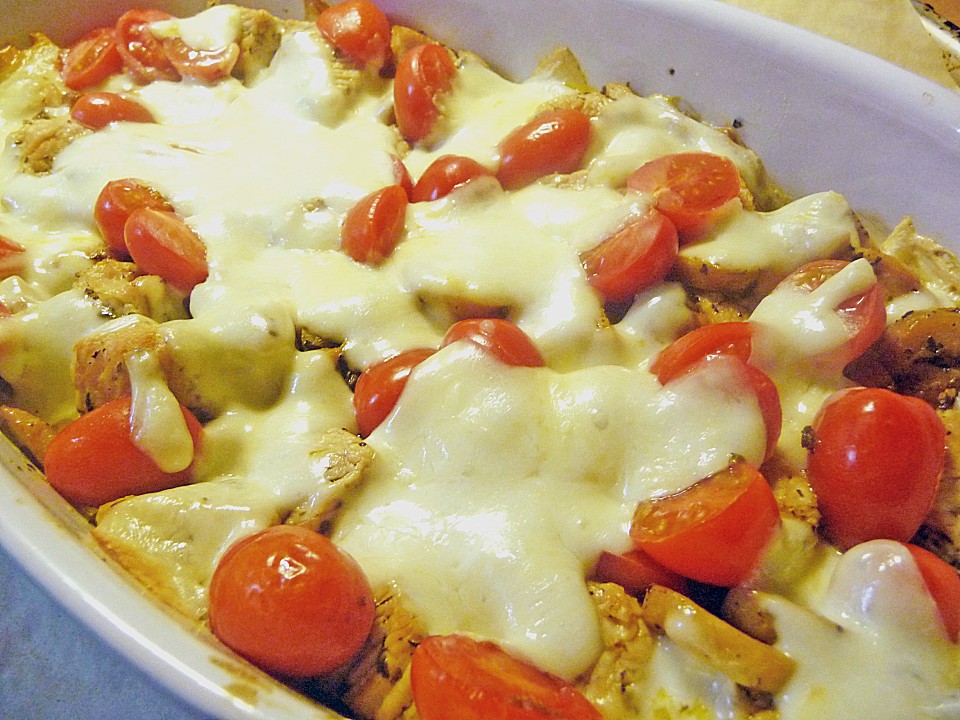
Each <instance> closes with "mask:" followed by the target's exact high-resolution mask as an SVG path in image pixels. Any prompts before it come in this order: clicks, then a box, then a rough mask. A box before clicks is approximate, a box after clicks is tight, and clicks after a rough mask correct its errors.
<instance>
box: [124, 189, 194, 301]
mask: <svg viewBox="0 0 960 720" xmlns="http://www.w3.org/2000/svg"><path fill="white" fill-rule="evenodd" d="M123 238H124V241H125V242H126V244H127V250H129V251H130V257H131V258H133V261H134V262H135V263H136V264H137V265H139V266H140V269H141V270H143V272H145V273H147V274H150V275H159V276H160V277H162V278H163V279H164V280H166V281H167V282H168V283H170V284H171V285H172V286H173V287H175V288H177V289H178V290H180V291H181V292H183V293H189V292H190V291H191V290H193V288H194V286H195V285H198V284H199V283H202V282H203V281H204V280H206V279H207V249H206V248H205V247H204V245H203V241H202V240H201V239H200V237H199V236H198V235H197V234H196V233H195V232H194V231H193V230H192V229H191V228H190V226H189V225H187V224H186V223H185V222H184V221H183V219H182V218H181V217H180V216H179V215H177V214H176V213H172V212H164V211H163V210H154V209H152V208H147V207H140V208H137V209H136V210H134V211H133V212H132V213H130V217H129V218H127V222H126V224H125V225H124V226H123Z"/></svg>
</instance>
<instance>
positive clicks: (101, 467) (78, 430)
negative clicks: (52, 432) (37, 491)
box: [44, 396, 203, 507]
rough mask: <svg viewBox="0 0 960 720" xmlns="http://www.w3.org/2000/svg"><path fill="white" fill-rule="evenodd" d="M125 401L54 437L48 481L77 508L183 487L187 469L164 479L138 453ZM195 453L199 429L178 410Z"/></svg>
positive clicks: (127, 399) (93, 412)
mask: <svg viewBox="0 0 960 720" xmlns="http://www.w3.org/2000/svg"><path fill="white" fill-rule="evenodd" d="M130 407H131V399H130V397H129V396H127V397H122V398H118V399H116V400H113V401H111V402H109V403H106V404H105V405H101V406H100V407H98V408H97V409H95V410H91V411H90V412H88V413H86V414H84V415H81V416H80V417H79V418H77V419H76V420H74V421H73V422H71V423H70V424H69V425H67V426H66V427H64V428H63V429H62V430H61V431H60V432H59V433H57V435H56V436H55V437H54V439H53V441H52V442H51V443H50V445H49V447H48V448H47V453H46V456H45V457H44V472H45V473H46V476H47V481H48V482H49V483H50V485H52V486H53V488H54V489H55V490H56V491H57V492H59V493H60V494H61V495H63V496H64V497H65V498H66V499H67V500H69V501H70V502H72V503H75V504H77V505H89V506H93V507H96V506H99V505H102V504H103V503H106V502H110V501H112V500H116V499H118V498H121V497H124V496H126V495H140V494H143V493H148V492H157V491H159V490H166V489H168V488H172V487H177V486H179V485H185V484H186V483H188V482H190V479H191V476H192V472H193V470H192V466H191V467H188V468H187V469H186V470H182V471H180V472H176V473H166V472H164V471H163V470H161V469H160V468H159V467H157V464H156V462H154V460H153V459H152V458H151V457H150V456H149V455H147V453H145V452H144V451H143V450H141V449H140V448H139V447H138V446H137V445H136V444H135V443H134V441H133V437H132V436H131V434H130ZM181 410H182V412H183V417H184V419H185V420H186V422H187V428H188V429H189V430H190V435H191V436H192V437H193V444H194V448H198V447H199V446H200V444H201V443H202V435H203V428H202V427H201V426H200V423H199V421H198V420H197V419H196V418H195V417H194V416H193V414H192V413H191V412H190V411H189V410H187V409H186V408H185V407H182V406H181Z"/></svg>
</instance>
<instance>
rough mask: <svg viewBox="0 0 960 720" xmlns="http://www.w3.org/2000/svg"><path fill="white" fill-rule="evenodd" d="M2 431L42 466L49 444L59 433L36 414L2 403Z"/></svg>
mask: <svg viewBox="0 0 960 720" xmlns="http://www.w3.org/2000/svg"><path fill="white" fill-rule="evenodd" d="M0 431H2V432H3V434H4V435H6V436H7V437H8V438H10V439H11V440H12V441H13V443H14V445H16V446H17V447H18V448H20V450H22V451H23V452H24V453H25V454H26V455H27V456H28V457H29V458H30V460H31V461H32V462H33V463H34V464H35V465H37V466H38V467H41V468H42V467H43V458H44V456H45V455H46V453H47V446H48V445H49V444H50V441H51V440H53V438H54V437H55V436H56V434H57V431H56V430H54V429H53V428H52V427H50V425H48V424H47V423H46V422H44V421H43V420H41V419H40V418H38V417H37V416H36V415H32V414H31V413H28V412H27V411H26V410H21V409H20V408H15V407H11V406H10V405H0Z"/></svg>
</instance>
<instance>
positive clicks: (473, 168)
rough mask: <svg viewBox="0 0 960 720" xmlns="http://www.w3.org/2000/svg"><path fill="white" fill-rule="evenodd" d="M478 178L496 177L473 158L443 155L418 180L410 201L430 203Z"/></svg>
mask: <svg viewBox="0 0 960 720" xmlns="http://www.w3.org/2000/svg"><path fill="white" fill-rule="evenodd" d="M478 177H491V178H492V177H494V175H493V173H492V172H491V171H490V170H488V169H487V168H485V167H484V166H483V165H481V164H480V163H478V162H477V161H476V160H474V159H473V158H469V157H464V156H462V155H442V156H440V157H438V158H437V159H436V160H434V161H433V162H432V163H430V166H429V167H427V169H426V170H424V171H423V175H421V176H420V179H419V180H417V184H416V185H415V186H414V188H413V194H412V195H411V197H410V199H411V200H412V201H413V202H429V201H431V200H439V199H440V198H442V197H446V196H447V195H449V194H450V193H451V192H452V191H453V189H454V188H457V187H460V186H461V185H463V184H464V183H467V182H469V181H470V180H475V179H476V178H478Z"/></svg>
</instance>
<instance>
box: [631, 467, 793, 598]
mask: <svg viewBox="0 0 960 720" xmlns="http://www.w3.org/2000/svg"><path fill="white" fill-rule="evenodd" d="M779 525H780V511H779V509H778V508H777V501H776V499H775V498H774V496H773V491H772V490H771V489H770V485H768V484H767V481H766V479H765V478H764V477H763V475H761V474H760V471H759V470H757V469H756V468H755V467H753V466H751V465H749V464H748V463H745V462H742V461H738V462H735V463H733V464H732V465H731V466H730V467H729V468H728V469H727V470H724V471H722V472H719V473H716V474H715V475H711V476H710V477H708V478H706V479H704V480H701V481H700V482H698V483H697V484H696V485H693V486H691V487H689V488H687V489H686V490H683V491H681V492H679V493H676V494H674V495H668V496H666V497H661V498H655V499H652V500H647V501H644V502H641V503H640V504H639V505H638V507H637V510H636V512H635V513H634V516H633V523H632V524H631V526H630V536H631V537H632V538H633V542H634V545H635V546H636V547H637V548H639V549H640V550H642V551H643V552H645V553H647V554H648V555H650V556H651V557H652V558H653V559H654V560H656V561H658V562H659V563H660V564H662V565H664V566H665V567H667V568H669V569H670V570H673V571H674V572H676V573H679V574H680V575H683V576H685V577H688V578H692V579H694V580H699V581H700V582H705V583H709V584H711V585H720V586H722V587H734V586H736V585H740V584H742V583H743V582H744V581H746V580H747V579H748V578H749V577H750V575H751V573H752V572H753V571H754V569H755V568H756V567H757V564H758V563H759V561H760V558H761V556H762V554H763V551H764V550H765V549H766V547H767V545H768V543H769V542H770V540H771V539H772V537H773V535H774V533H775V532H776V530H777V528H778V527H779Z"/></svg>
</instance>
